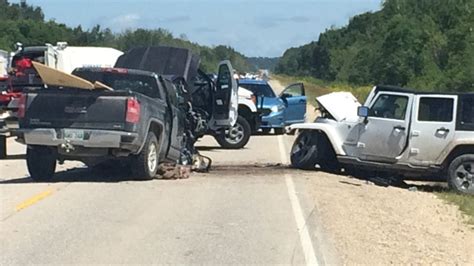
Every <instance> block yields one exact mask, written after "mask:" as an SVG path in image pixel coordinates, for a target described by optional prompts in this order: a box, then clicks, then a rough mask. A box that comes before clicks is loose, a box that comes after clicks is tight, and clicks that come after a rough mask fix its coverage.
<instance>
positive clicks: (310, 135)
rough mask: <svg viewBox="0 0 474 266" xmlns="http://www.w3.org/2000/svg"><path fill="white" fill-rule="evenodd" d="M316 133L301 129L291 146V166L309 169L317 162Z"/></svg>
mask: <svg viewBox="0 0 474 266" xmlns="http://www.w3.org/2000/svg"><path fill="white" fill-rule="evenodd" d="M317 143H318V142H317V133H316V132H312V131H302V132H301V133H300V134H299V135H298V137H297V138H296V140H295V142H294V143H293V147H292V148H291V155H290V159H291V166H292V167H294V168H298V169H303V170H311V169H314V168H315V167H316V164H317V163H318V153H319V150H318V147H317Z"/></svg>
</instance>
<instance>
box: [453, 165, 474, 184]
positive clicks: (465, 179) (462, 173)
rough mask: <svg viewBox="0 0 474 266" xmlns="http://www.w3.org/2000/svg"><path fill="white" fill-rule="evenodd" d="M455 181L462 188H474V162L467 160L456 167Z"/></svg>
mask: <svg viewBox="0 0 474 266" xmlns="http://www.w3.org/2000/svg"><path fill="white" fill-rule="evenodd" d="M454 183H455V185H456V186H457V187H458V188H459V189H460V190H463V191H468V190H474V184H473V183H474V162H465V163H462V164H461V165H459V166H458V168H456V171H455V178H454Z"/></svg>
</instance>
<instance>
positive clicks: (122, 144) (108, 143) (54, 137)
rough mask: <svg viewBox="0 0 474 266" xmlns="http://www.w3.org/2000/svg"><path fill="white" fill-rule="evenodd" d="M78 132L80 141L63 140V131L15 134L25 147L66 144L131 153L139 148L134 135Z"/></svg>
mask: <svg viewBox="0 0 474 266" xmlns="http://www.w3.org/2000/svg"><path fill="white" fill-rule="evenodd" d="M68 130H69V129H68ZM71 130H74V129H71ZM78 131H81V132H83V138H82V139H67V138H65V137H64V136H65V130H64V129H52V128H37V129H20V130H18V132H17V133H18V135H19V136H20V137H21V138H22V139H23V140H24V142H25V144H27V145H42V146H62V145H66V144H67V145H72V146H79V147H84V148H116V149H125V150H130V151H132V152H133V151H135V150H136V149H137V150H138V148H139V145H138V142H139V141H138V134H136V133H131V132H123V131H110V130H88V129H78Z"/></svg>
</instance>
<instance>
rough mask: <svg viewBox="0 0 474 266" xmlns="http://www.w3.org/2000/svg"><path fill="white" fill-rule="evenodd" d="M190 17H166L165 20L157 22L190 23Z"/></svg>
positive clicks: (161, 19)
mask: <svg viewBox="0 0 474 266" xmlns="http://www.w3.org/2000/svg"><path fill="white" fill-rule="evenodd" d="M190 20H191V17H189V16H173V17H167V18H159V19H158V20H156V21H158V22H161V23H178V22H186V21H190Z"/></svg>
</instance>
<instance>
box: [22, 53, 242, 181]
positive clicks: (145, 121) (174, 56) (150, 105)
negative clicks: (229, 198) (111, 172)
mask: <svg viewBox="0 0 474 266" xmlns="http://www.w3.org/2000/svg"><path fill="white" fill-rule="evenodd" d="M137 62H138V65H136V63H137ZM117 66H120V67H121V68H79V69H76V70H75V71H74V72H73V74H74V75H75V76H77V77H80V78H82V80H87V81H83V82H85V85H84V86H82V83H83V82H81V81H80V80H77V79H74V80H72V81H71V82H69V81H68V82H66V83H64V84H62V83H63V81H64V80H69V79H68V78H67V77H64V78H63V77H61V76H60V77H59V78H58V77H55V75H60V73H59V74H57V73H56V74H55V73H53V77H52V78H51V81H50V82H47V81H46V74H44V72H43V73H42V72H41V70H40V68H39V67H38V66H36V68H37V70H38V72H40V73H42V79H43V80H44V81H45V83H46V84H48V88H45V89H41V90H27V91H26V93H24V94H23V95H22V97H21V104H20V109H19V116H20V118H21V119H20V127H21V129H20V130H19V132H18V134H19V139H20V141H23V142H24V143H25V144H27V145H28V149H27V158H26V159H27V165H28V170H29V172H30V174H31V177H32V178H33V179H34V180H36V181H43V180H49V179H51V178H52V176H53V174H54V171H55V167H56V161H60V162H62V161H65V160H79V161H82V162H84V163H85V164H86V165H88V166H91V167H93V166H96V165H100V164H102V163H107V162H110V161H117V162H121V163H122V164H126V165H130V166H131V167H130V169H132V171H133V172H134V174H135V177H137V178H139V179H152V178H154V177H155V175H156V174H157V171H158V166H159V164H161V163H179V164H183V165H190V164H191V163H192V162H193V160H194V156H196V155H197V151H196V150H195V148H194V143H195V141H196V139H197V137H198V136H200V135H202V134H204V132H208V131H211V130H214V131H217V130H221V129H225V128H228V127H230V126H232V125H233V124H234V123H235V120H236V119H237V118H236V116H237V112H236V110H235V109H234V106H235V105H236V104H237V102H236V97H234V95H235V96H236V94H237V83H236V81H235V80H233V79H232V74H231V73H232V71H233V70H232V66H231V64H230V62H229V61H224V62H221V63H220V65H219V67H218V78H217V82H216V84H215V85H214V83H213V82H210V80H207V76H206V75H204V74H202V72H200V71H199V70H198V66H199V60H198V58H196V57H195V56H194V55H192V54H191V52H190V51H189V50H187V49H180V48H171V47H145V48H137V49H132V50H131V51H129V52H128V53H127V54H124V55H123V56H122V57H121V58H120V59H119V60H118V62H117ZM126 66H129V68H124V67H126ZM140 66H141V67H142V68H146V69H148V70H155V71H156V72H152V71H147V70H143V69H141V70H137V69H132V68H138V67H140ZM46 71H48V69H46ZM157 72H161V73H160V74H158V73H157ZM88 81H90V82H88ZM77 82H79V84H77ZM58 83H61V84H58ZM70 84H76V85H74V86H71V85H70ZM89 84H90V85H89ZM103 84H105V85H103ZM91 86H92V87H91ZM214 86H215V87H214ZM94 88H95V89H94Z"/></svg>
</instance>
